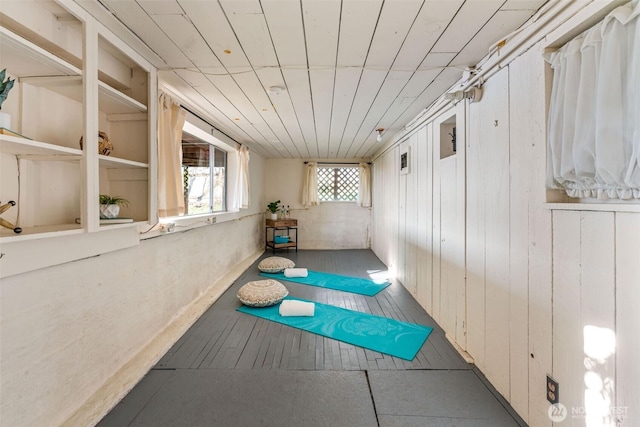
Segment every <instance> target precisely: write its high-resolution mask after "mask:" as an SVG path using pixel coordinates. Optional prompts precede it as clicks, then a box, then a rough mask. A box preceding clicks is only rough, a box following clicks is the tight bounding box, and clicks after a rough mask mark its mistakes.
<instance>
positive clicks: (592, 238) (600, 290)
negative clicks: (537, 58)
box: [567, 212, 616, 427]
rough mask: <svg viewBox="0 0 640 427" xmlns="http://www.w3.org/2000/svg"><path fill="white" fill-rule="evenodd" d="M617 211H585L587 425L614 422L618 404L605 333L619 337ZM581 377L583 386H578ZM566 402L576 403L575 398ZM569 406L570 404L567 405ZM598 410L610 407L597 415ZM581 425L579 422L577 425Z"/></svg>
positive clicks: (583, 283) (583, 279)
mask: <svg viewBox="0 0 640 427" xmlns="http://www.w3.org/2000/svg"><path fill="white" fill-rule="evenodd" d="M614 221H615V214H614V213H613V212H584V213H581V224H580V266H581V269H580V284H581V291H582V295H581V301H582V304H581V309H582V313H581V317H582V325H581V326H582V350H583V357H584V363H583V366H582V375H581V377H580V378H576V381H577V382H576V384H575V388H576V389H578V386H579V385H580V386H582V393H583V401H584V406H585V412H586V416H587V417H588V418H589V419H588V423H589V424H592V423H593V424H595V425H601V426H611V427H614V426H615V425H616V424H615V422H613V420H612V418H611V416H610V411H611V409H612V408H611V406H612V404H613V402H615V395H614V391H615V383H614V381H615V379H616V367H615V354H614V353H615V343H612V344H613V347H612V348H609V345H608V344H609V342H608V341H607V339H606V337H607V336H612V337H613V339H614V340H615V254H616V250H615V222H614ZM578 381H579V384H578ZM568 404H570V405H573V406H578V405H574V404H573V403H572V402H571V401H568ZM567 406H568V405H567ZM600 408H605V409H609V410H607V411H606V413H605V414H598V412H599V411H600ZM575 424H576V425H579V424H582V421H581V420H578V422H576V423H575Z"/></svg>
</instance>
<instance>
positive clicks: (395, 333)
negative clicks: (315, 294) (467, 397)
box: [237, 297, 433, 360]
mask: <svg viewBox="0 0 640 427" xmlns="http://www.w3.org/2000/svg"><path fill="white" fill-rule="evenodd" d="M287 299H297V300H300V301H307V300H303V299H299V298H291V297H287ZM307 302H313V303H314V304H315V314H314V316H313V317H302V316H301V317H295V316H293V317H283V316H280V313H279V307H280V305H279V304H278V305H273V306H271V307H263V308H256V307H247V306H244V305H243V306H240V307H238V309H237V310H238V311H240V312H242V313H247V314H251V315H253V316H257V317H260V318H263V319H267V320H271V321H274V322H278V323H282V324H284V325H288V326H291V327H294V328H297V329H302V330H304V331H309V332H313V333H315V334H318V335H322V336H324V337H328V338H333V339H335V340H338V341H342V342H346V343H349V344H353V345H357V346H360V347H364V348H367V349H369V350H374V351H377V352H380V353H384V354H389V355H391V356H395V357H399V358H401V359H405V360H413V358H414V357H415V356H416V354H417V353H418V351H420V348H421V347H422V345H423V344H424V342H425V341H426V340H427V338H428V337H429V334H431V332H432V331H433V328H432V327H430V326H423V325H418V324H415V323H409V322H403V321H401V320H395V319H389V318H387V317H382V316H376V315H373V314H369V313H361V312H359V311H353V310H347V309H346V308H340V307H336V306H333V305H328V304H322V303H319V302H314V301H307Z"/></svg>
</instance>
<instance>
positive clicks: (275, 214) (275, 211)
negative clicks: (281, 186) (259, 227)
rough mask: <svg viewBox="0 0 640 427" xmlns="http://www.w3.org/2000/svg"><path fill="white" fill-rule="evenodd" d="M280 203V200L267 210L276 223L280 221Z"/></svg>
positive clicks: (268, 206)
mask: <svg viewBox="0 0 640 427" xmlns="http://www.w3.org/2000/svg"><path fill="white" fill-rule="evenodd" d="M278 203H280V200H277V201H275V202H271V203H269V204H268V205H267V210H268V211H269V212H271V219H272V220H274V221H275V220H277V219H278Z"/></svg>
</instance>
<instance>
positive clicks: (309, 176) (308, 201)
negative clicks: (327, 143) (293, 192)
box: [302, 162, 320, 208]
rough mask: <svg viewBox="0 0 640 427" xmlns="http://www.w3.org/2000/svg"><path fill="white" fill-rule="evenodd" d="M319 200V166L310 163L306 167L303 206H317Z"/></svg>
mask: <svg viewBox="0 0 640 427" xmlns="http://www.w3.org/2000/svg"><path fill="white" fill-rule="evenodd" d="M319 203H320V202H319V200H318V164H317V163H316V162H309V163H307V164H306V165H305V167H304V182H303V186H302V204H303V205H304V207H305V208H308V207H309V206H317V205H318V204H319Z"/></svg>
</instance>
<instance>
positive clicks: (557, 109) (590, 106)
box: [546, 0, 640, 200]
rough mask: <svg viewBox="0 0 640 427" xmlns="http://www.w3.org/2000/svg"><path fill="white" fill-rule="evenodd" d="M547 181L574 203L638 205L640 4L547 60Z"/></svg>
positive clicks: (633, 4)
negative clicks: (549, 75)
mask: <svg viewBox="0 0 640 427" xmlns="http://www.w3.org/2000/svg"><path fill="white" fill-rule="evenodd" d="M546 59H547V61H548V62H549V63H550V64H551V67H552V68H553V72H554V75H553V88H552V93H551V102H550V108H549V131H548V138H549V150H548V157H549V158H548V168H549V171H548V182H547V186H548V187H550V188H562V189H564V190H565V191H566V193H567V195H569V196H570V197H576V198H597V199H636V200H637V199H640V77H639V76H640V3H639V2H638V0H635V1H632V2H630V3H627V4H625V5H623V6H620V7H618V8H617V9H615V10H614V11H613V12H611V13H610V14H609V15H607V16H606V17H605V19H604V20H603V21H602V22H600V23H598V24H596V25H595V26H594V27H592V28H590V29H589V30H587V31H585V32H584V33H582V34H581V35H579V36H577V37H576V38H574V39H573V40H571V41H570V42H568V43H567V44H566V45H564V46H563V47H562V48H560V49H559V50H557V51H555V52H552V53H550V54H548V55H547V57H546Z"/></svg>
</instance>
